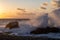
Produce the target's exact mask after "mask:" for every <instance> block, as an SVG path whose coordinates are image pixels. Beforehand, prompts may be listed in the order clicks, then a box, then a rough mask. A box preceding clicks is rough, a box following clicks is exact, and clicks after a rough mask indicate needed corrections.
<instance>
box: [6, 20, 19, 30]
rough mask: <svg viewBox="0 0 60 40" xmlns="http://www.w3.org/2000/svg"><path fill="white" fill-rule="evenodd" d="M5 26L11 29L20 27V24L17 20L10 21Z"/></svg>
mask: <svg viewBox="0 0 60 40" xmlns="http://www.w3.org/2000/svg"><path fill="white" fill-rule="evenodd" d="M5 28H9V29H12V28H19V24H18V22H17V21H15V22H10V23H8V24H7V25H6V27H5Z"/></svg>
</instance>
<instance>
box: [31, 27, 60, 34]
mask: <svg viewBox="0 0 60 40" xmlns="http://www.w3.org/2000/svg"><path fill="white" fill-rule="evenodd" d="M50 32H52V33H58V32H60V29H59V28H56V27H46V28H37V29H36V30H34V31H31V32H30V33H31V34H47V33H50Z"/></svg>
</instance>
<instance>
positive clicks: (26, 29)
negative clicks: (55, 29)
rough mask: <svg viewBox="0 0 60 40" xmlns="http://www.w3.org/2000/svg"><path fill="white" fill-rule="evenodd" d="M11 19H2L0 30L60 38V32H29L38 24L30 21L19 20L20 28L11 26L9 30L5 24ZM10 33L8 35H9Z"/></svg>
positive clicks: (23, 34) (20, 34) (19, 34)
mask: <svg viewBox="0 0 60 40" xmlns="http://www.w3.org/2000/svg"><path fill="white" fill-rule="evenodd" d="M9 22H11V21H5V22H4V21H2V22H0V32H1V31H2V32H3V31H10V32H12V33H11V34H15V35H16V36H34V37H40V36H46V37H48V38H58V39H60V33H48V34H30V31H32V30H35V29H36V28H37V26H38V24H36V25H37V26H35V24H34V23H33V24H32V22H31V21H19V26H20V28H13V29H11V30H9V29H6V28H5V26H6V25H7V24H8V23H9ZM11 34H10V35H11Z"/></svg>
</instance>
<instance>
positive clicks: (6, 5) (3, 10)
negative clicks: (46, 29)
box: [0, 0, 50, 18]
mask: <svg viewBox="0 0 60 40" xmlns="http://www.w3.org/2000/svg"><path fill="white" fill-rule="evenodd" d="M44 2H48V3H49V2H50V0H0V18H1V17H3V16H4V17H6V16H7V17H9V16H12V15H14V16H16V14H14V13H16V12H17V8H21V9H26V10H30V11H33V10H34V9H38V8H40V5H41V4H42V3H44ZM9 14H10V15H9Z"/></svg>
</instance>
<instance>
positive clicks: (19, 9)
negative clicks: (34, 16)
mask: <svg viewBox="0 0 60 40" xmlns="http://www.w3.org/2000/svg"><path fill="white" fill-rule="evenodd" d="M17 10H20V11H23V12H26V11H25V9H22V8H17Z"/></svg>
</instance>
